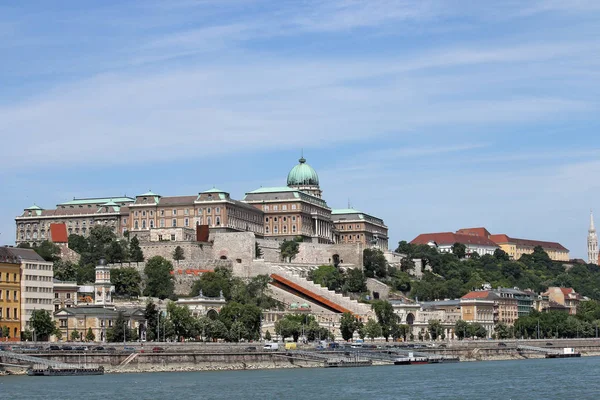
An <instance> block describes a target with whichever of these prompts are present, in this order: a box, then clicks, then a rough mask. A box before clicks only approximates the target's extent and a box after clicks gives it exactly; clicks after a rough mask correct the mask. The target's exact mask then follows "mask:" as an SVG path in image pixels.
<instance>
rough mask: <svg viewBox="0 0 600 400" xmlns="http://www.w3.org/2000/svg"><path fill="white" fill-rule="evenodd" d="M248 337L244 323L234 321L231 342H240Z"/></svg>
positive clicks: (230, 333) (230, 330)
mask: <svg viewBox="0 0 600 400" xmlns="http://www.w3.org/2000/svg"><path fill="white" fill-rule="evenodd" d="M247 337H248V331H247V330H246V327H245V326H244V323H243V322H242V321H233V323H232V324H231V328H230V329H229V341H230V342H236V343H237V342H239V341H240V340H241V339H243V338H247Z"/></svg>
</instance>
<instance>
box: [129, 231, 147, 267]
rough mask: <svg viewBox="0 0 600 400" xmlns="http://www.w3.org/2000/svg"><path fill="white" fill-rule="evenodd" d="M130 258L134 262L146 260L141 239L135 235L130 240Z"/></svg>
mask: <svg viewBox="0 0 600 400" xmlns="http://www.w3.org/2000/svg"><path fill="white" fill-rule="evenodd" d="M129 259H130V260H131V261H133V262H136V263H137V262H142V261H144V253H143V252H142V248H141V247H140V240H139V239H138V238H137V236H134V237H133V238H132V239H131V241H130V242H129Z"/></svg>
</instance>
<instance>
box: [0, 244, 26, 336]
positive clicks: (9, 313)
mask: <svg viewBox="0 0 600 400" xmlns="http://www.w3.org/2000/svg"><path fill="white" fill-rule="evenodd" d="M20 318H21V263H20V261H19V260H18V259H17V258H15V257H13V255H12V254H11V253H10V252H9V250H8V249H7V248H6V247H0V330H1V331H2V332H3V334H2V338H1V339H0V340H2V341H5V340H11V341H19V340H21V319H20ZM6 330H8V332H6ZM5 333H8V335H7V336H6V335H5Z"/></svg>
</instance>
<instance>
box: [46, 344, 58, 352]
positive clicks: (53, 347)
mask: <svg viewBox="0 0 600 400" xmlns="http://www.w3.org/2000/svg"><path fill="white" fill-rule="evenodd" d="M46 350H48V351H59V350H60V346H57V345H55V344H51V345H50V346H48V347H47V348H46Z"/></svg>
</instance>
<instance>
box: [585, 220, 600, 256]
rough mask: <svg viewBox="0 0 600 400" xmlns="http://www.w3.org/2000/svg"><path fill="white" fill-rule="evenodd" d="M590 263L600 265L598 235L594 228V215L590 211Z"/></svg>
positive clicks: (588, 239) (588, 242)
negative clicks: (599, 263) (599, 259)
mask: <svg viewBox="0 0 600 400" xmlns="http://www.w3.org/2000/svg"><path fill="white" fill-rule="evenodd" d="M587 245H588V263H590V264H598V235H597V234H596V227H595V226H594V214H593V213H592V211H591V210H590V229H589V230H588V238H587Z"/></svg>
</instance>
